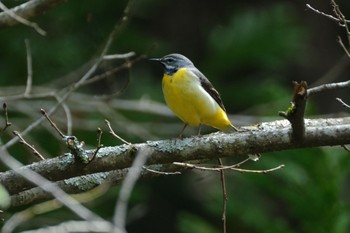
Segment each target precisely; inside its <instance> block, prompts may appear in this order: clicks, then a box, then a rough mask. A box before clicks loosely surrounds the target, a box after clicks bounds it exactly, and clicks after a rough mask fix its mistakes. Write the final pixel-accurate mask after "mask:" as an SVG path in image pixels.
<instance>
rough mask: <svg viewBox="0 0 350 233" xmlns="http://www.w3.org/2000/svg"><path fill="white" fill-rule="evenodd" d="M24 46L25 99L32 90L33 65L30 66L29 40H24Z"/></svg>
mask: <svg viewBox="0 0 350 233" xmlns="http://www.w3.org/2000/svg"><path fill="white" fill-rule="evenodd" d="M24 42H25V45H26V51H27V85H26V89H25V91H24V94H23V96H24V97H27V96H28V95H29V94H30V92H31V90H32V83H33V65H32V52H31V49H30V43H29V39H25V40H24Z"/></svg>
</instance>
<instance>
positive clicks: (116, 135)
mask: <svg viewBox="0 0 350 233" xmlns="http://www.w3.org/2000/svg"><path fill="white" fill-rule="evenodd" d="M105 123H106V125H107V127H108V129H109V133H110V134H112V135H113V136H114V137H116V138H118V139H119V140H120V141H122V142H124V143H125V144H128V145H131V143H130V142H128V141H126V140H124V139H123V138H121V137H120V136H119V135H118V134H116V133H115V132H114V130H113V129H112V127H111V123H110V122H109V121H108V120H105Z"/></svg>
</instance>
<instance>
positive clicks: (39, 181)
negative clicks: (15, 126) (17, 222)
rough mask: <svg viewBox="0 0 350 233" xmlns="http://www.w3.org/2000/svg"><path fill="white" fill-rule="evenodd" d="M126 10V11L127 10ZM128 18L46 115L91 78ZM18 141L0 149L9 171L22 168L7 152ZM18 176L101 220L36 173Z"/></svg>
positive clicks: (23, 172)
mask: <svg viewBox="0 0 350 233" xmlns="http://www.w3.org/2000/svg"><path fill="white" fill-rule="evenodd" d="M130 2H131V1H129V2H128V6H127V8H129V4H130ZM127 8H126V9H127ZM128 20H129V17H126V15H125V14H124V15H123V16H122V19H121V22H122V23H117V24H116V26H115V27H114V29H113V31H112V32H111V33H110V35H109V37H108V39H107V42H106V44H105V46H104V48H103V50H102V52H101V54H100V56H99V58H98V59H96V62H95V63H94V65H93V66H91V68H90V69H89V70H88V71H87V72H86V73H85V74H84V75H83V77H82V78H81V79H80V80H79V81H78V82H77V83H75V84H74V85H72V86H71V88H70V89H69V90H68V91H67V92H66V93H65V94H64V95H63V96H62V98H61V101H59V102H58V103H57V104H56V105H55V106H53V107H52V108H51V109H50V111H48V113H47V115H48V116H50V115H52V114H53V113H54V112H55V111H56V110H57V109H58V108H59V107H60V106H61V105H62V103H63V102H64V101H66V100H67V99H68V97H69V96H70V95H71V94H72V93H73V92H74V91H75V90H77V89H78V88H79V87H80V86H81V85H82V83H84V82H85V81H86V80H87V79H88V78H90V77H91V75H92V74H93V73H94V72H95V71H96V69H97V68H98V66H99V65H100V64H101V62H102V61H103V56H105V55H106V53H107V51H108V50H109V49H110V46H111V44H112V42H113V40H114V38H115V36H116V34H117V32H120V31H121V29H122V26H123V25H125V24H126V22H128ZM45 119H46V118H45V116H42V117H41V118H40V119H38V120H36V121H35V122H33V123H32V124H30V125H29V126H28V127H27V128H26V129H25V130H23V131H22V136H23V135H25V134H27V133H29V132H30V131H31V130H32V129H34V128H35V127H37V126H38V125H39V124H40V123H41V122H42V121H44V120H45ZM17 141H18V138H13V139H11V140H10V141H8V142H7V143H6V144H5V145H3V146H1V147H0V154H1V156H0V160H1V161H2V162H3V163H4V164H6V165H7V166H8V167H10V168H11V169H13V170H15V169H16V168H19V167H21V166H23V164H21V163H20V162H19V161H17V160H16V159H14V158H13V157H11V156H10V155H9V153H8V152H7V149H8V148H9V147H10V146H12V145H14V144H15V143H16V142H17ZM16 172H17V173H18V174H20V175H21V176H23V177H25V178H26V179H28V180H30V181H31V182H32V183H34V184H36V185H38V186H40V187H42V189H44V190H45V191H47V192H50V193H51V194H52V195H53V196H54V197H55V198H56V199H57V200H59V201H60V202H61V203H63V204H64V205H65V206H66V207H67V208H69V209H70V210H71V211H72V212H73V213H75V214H77V215H78V216H80V217H81V218H83V219H86V220H96V219H98V220H100V219H101V218H100V217H98V216H97V215H96V214H94V213H93V212H91V211H90V210H88V209H87V208H85V207H84V206H83V205H81V204H79V203H78V202H77V201H75V200H74V199H73V198H71V197H70V196H69V195H67V194H66V193H65V192H63V191H62V190H61V189H60V188H59V187H58V186H57V185H55V184H53V183H52V182H50V181H48V180H47V179H45V178H44V177H42V176H41V175H39V174H38V173H36V172H34V171H31V170H29V169H27V170H25V169H24V170H21V169H19V170H18V171H17V170H16Z"/></svg>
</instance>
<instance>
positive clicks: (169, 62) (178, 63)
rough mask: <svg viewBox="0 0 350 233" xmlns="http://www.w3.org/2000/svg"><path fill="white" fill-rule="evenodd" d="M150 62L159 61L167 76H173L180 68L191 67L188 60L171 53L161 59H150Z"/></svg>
mask: <svg viewBox="0 0 350 233" xmlns="http://www.w3.org/2000/svg"><path fill="white" fill-rule="evenodd" d="M150 60H153V61H159V62H160V63H161V64H162V65H163V67H164V72H165V73H166V74H168V75H172V74H174V73H175V72H176V71H178V70H179V69H181V68H185V67H193V63H192V62H191V61H190V59H188V58H187V57H185V56H184V55H181V54H178V53H172V54H168V55H166V56H164V57H162V58H152V59H150Z"/></svg>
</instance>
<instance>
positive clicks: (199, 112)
mask: <svg viewBox="0 0 350 233" xmlns="http://www.w3.org/2000/svg"><path fill="white" fill-rule="evenodd" d="M162 87H163V93H164V98H165V101H166V103H167V104H168V106H169V108H170V109H171V110H172V111H173V112H174V113H175V114H176V115H177V116H178V117H179V118H180V119H181V120H182V121H184V122H185V123H187V124H189V125H192V126H198V125H200V124H205V125H209V126H211V127H214V128H217V129H220V130H223V131H225V130H227V129H228V128H229V127H231V126H232V125H231V122H230V121H229V120H228V118H227V115H226V113H225V111H224V110H223V109H222V108H221V107H220V106H219V105H218V104H217V103H216V101H215V100H214V99H213V98H212V97H211V96H210V94H209V93H207V91H206V90H205V89H204V88H203V87H202V86H201V83H200V80H199V78H198V77H196V76H195V74H194V73H193V72H191V71H189V70H188V69H186V68H182V69H179V70H178V71H177V72H176V73H174V74H173V75H172V76H169V75H166V74H164V76H163V81H162Z"/></svg>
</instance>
